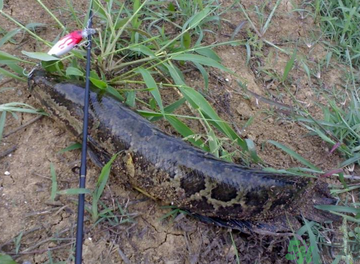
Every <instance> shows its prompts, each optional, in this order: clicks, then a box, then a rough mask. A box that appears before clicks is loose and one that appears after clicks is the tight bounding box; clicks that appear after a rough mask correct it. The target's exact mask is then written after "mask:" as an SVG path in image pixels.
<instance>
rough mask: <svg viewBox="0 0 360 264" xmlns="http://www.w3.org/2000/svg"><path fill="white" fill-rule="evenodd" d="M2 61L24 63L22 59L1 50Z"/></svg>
mask: <svg viewBox="0 0 360 264" xmlns="http://www.w3.org/2000/svg"><path fill="white" fill-rule="evenodd" d="M2 61H23V60H22V59H19V58H18V57H15V56H13V55H10V54H9V53H7V52H5V51H1V50H0V62H2Z"/></svg>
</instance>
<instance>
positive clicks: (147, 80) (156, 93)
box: [137, 67, 164, 113]
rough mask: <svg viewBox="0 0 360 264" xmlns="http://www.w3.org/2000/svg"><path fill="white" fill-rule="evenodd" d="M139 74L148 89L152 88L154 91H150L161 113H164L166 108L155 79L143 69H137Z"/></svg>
mask: <svg viewBox="0 0 360 264" xmlns="http://www.w3.org/2000/svg"><path fill="white" fill-rule="evenodd" d="M137 72H139V73H140V74H141V75H142V77H143V79H144V81H145V84H146V86H147V88H151V89H152V90H151V91H150V93H151V94H152V96H153V97H154V99H155V100H156V103H157V104H158V106H159V107H160V110H161V112H162V113H163V112H164V106H163V103H162V100H161V95H160V91H159V87H158V86H157V84H156V82H155V80H154V78H153V77H152V76H151V74H150V72H149V71H148V70H146V69H144V68H142V67H140V68H138V69H137Z"/></svg>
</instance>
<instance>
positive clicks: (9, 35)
mask: <svg viewBox="0 0 360 264" xmlns="http://www.w3.org/2000/svg"><path fill="white" fill-rule="evenodd" d="M20 31H21V30H20V29H14V30H11V31H9V32H8V33H6V34H5V35H4V36H3V37H2V39H1V40H0V47H1V46H2V45H4V44H5V43H6V42H8V41H11V40H12V37H13V36H15V35H16V34H17V33H19V32H20Z"/></svg>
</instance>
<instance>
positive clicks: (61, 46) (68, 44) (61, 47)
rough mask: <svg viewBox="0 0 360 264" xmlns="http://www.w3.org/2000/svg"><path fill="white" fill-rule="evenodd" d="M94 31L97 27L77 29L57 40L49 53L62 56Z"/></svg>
mask: <svg viewBox="0 0 360 264" xmlns="http://www.w3.org/2000/svg"><path fill="white" fill-rule="evenodd" d="M94 33H95V29H93V28H86V29H84V30H75V31H73V32H71V33H69V34H67V35H66V36H64V37H62V38H61V39H60V40H59V41H58V42H56V43H55V45H54V46H53V47H52V48H51V49H50V50H49V52H48V54H49V55H53V56H57V57H60V56H62V55H64V54H65V53H68V52H69V51H71V50H72V49H73V48H75V47H76V46H77V45H78V44H79V43H80V42H81V41H82V40H83V39H86V38H87V37H88V35H89V34H94Z"/></svg>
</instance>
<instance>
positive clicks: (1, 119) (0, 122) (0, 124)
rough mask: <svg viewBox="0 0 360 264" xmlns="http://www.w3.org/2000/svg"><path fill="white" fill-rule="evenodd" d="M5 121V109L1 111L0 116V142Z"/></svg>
mask: <svg viewBox="0 0 360 264" xmlns="http://www.w3.org/2000/svg"><path fill="white" fill-rule="evenodd" d="M5 121H6V111H3V112H2V113H1V117H0V143H1V140H2V136H3V132H4V128H5Z"/></svg>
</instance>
